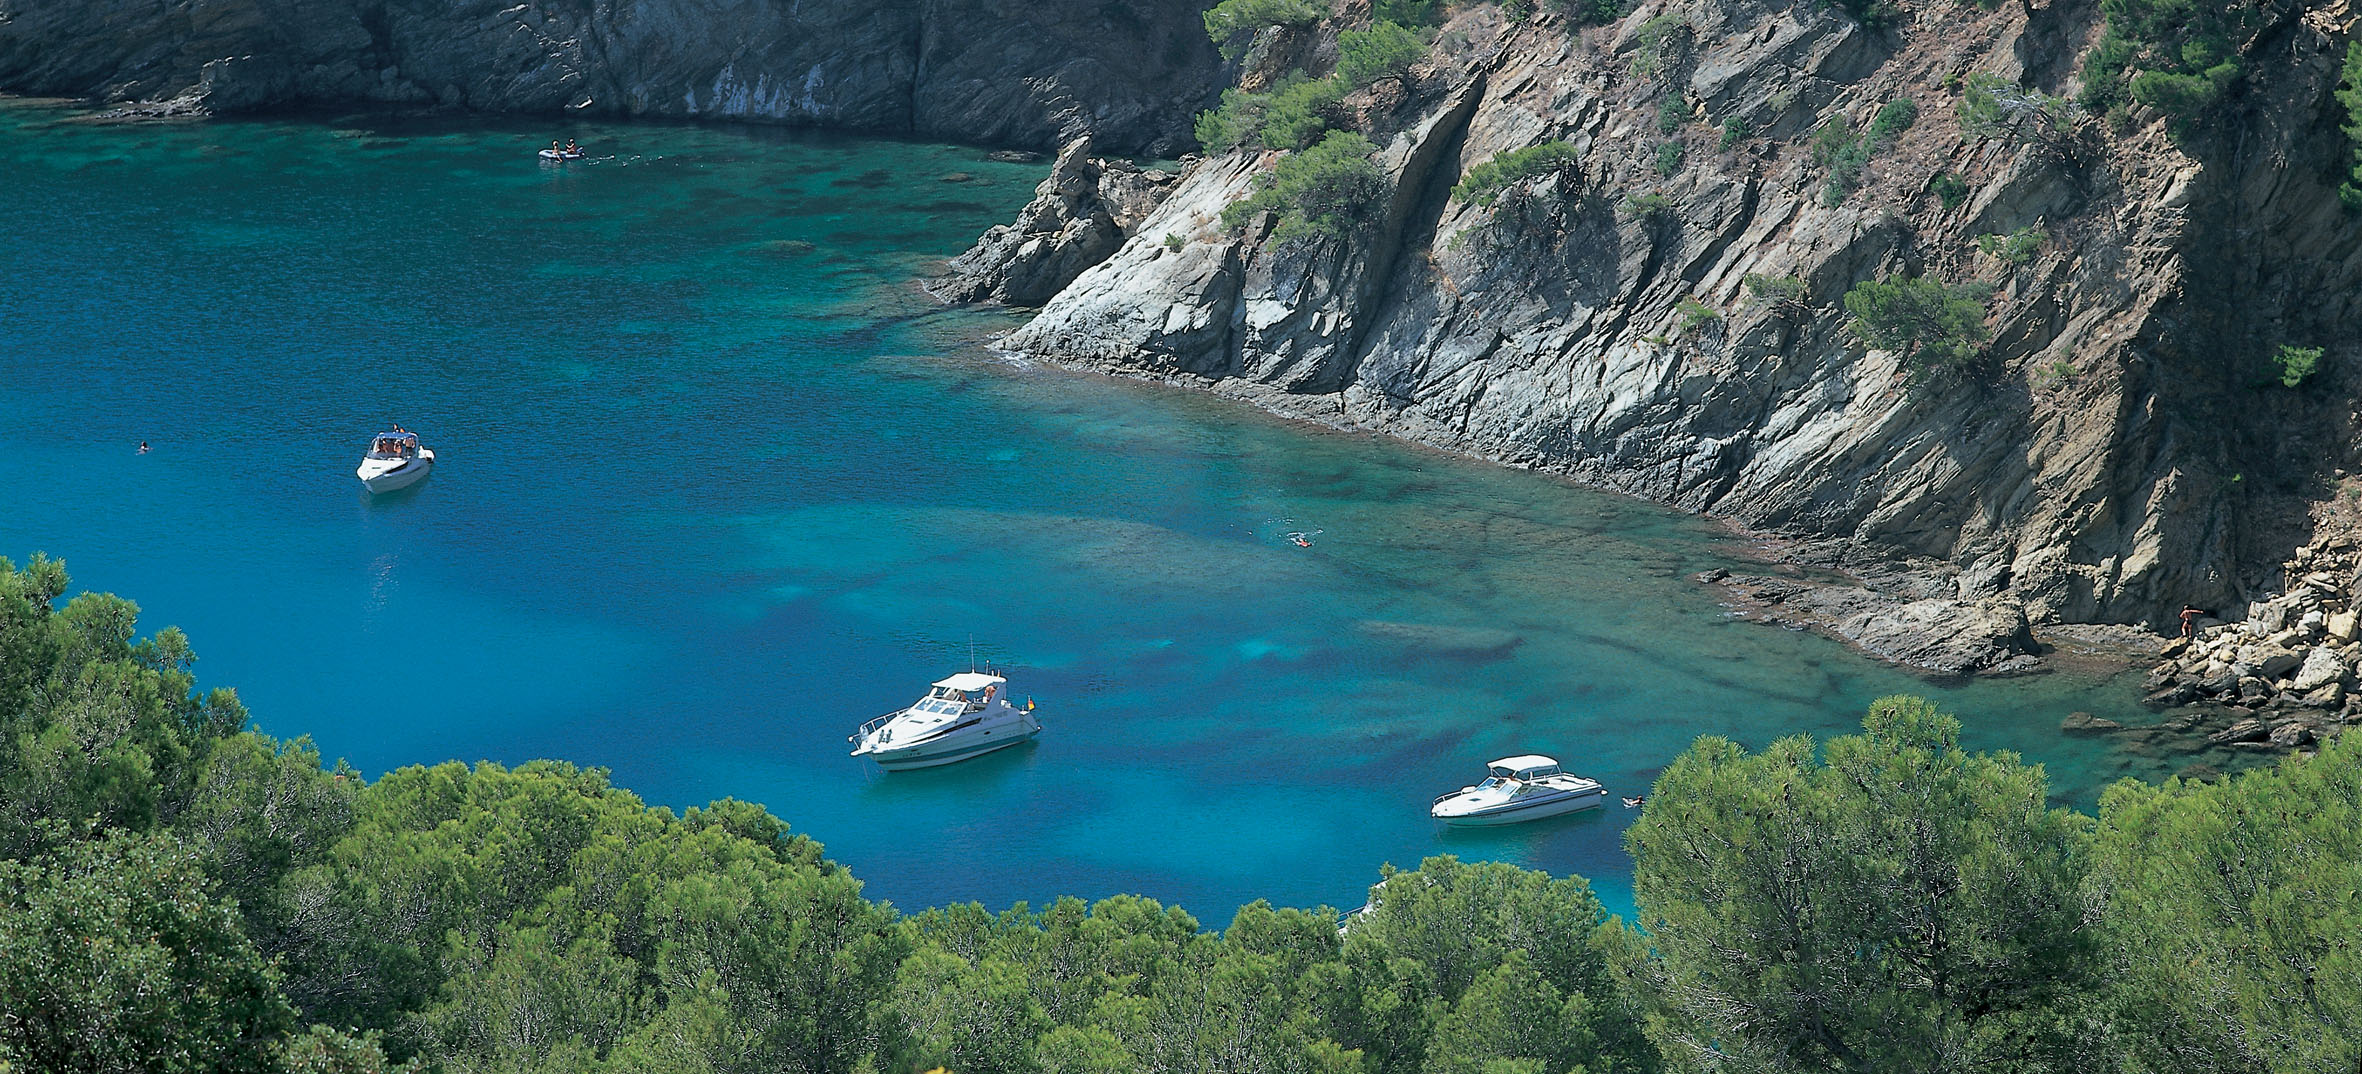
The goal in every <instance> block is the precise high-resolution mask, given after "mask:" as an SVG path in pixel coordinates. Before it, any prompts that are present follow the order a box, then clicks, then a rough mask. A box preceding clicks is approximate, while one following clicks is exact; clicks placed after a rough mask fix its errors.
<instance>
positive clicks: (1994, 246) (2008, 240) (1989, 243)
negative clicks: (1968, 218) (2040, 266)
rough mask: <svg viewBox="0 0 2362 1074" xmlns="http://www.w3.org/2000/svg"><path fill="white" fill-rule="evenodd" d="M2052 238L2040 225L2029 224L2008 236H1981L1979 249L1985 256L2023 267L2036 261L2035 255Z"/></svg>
mask: <svg viewBox="0 0 2362 1074" xmlns="http://www.w3.org/2000/svg"><path fill="white" fill-rule="evenodd" d="M2049 238H2050V236H2049V235H2048V234H2047V233H2045V232H2044V231H2043V230H2042V225H2040V224H2028V225H2027V226H2025V227H2022V228H2019V229H2017V230H2016V231H2013V232H2010V233H2009V234H2007V235H1979V236H1977V249H1979V250H1982V251H1984V253H1985V256H1987V257H1995V258H1999V259H2001V260H2003V261H2007V262H2009V263H2010V264H2012V265H2023V264H2025V263H2026V262H2028V261H2032V260H2034V255H2035V253H2037V252H2039V251H2040V250H2041V249H2042V244H2043V243H2044V242H2045V241H2047V240H2048V239H2049Z"/></svg>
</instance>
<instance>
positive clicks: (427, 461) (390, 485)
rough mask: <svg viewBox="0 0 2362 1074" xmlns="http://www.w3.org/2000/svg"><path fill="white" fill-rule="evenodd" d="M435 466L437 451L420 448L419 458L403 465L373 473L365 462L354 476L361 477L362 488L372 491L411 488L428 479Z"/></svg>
mask: <svg viewBox="0 0 2362 1074" xmlns="http://www.w3.org/2000/svg"><path fill="white" fill-rule="evenodd" d="M434 468H435V453H434V452H432V451H427V450H425V449H420V451H419V453H418V457H417V458H415V459H410V460H408V461H406V462H405V463H404V464H403V465H401V466H397V467H395V468H393V469H391V470H382V471H379V472H377V473H374V474H373V473H371V472H370V468H369V467H368V466H367V465H366V464H364V465H363V466H362V467H361V468H360V469H359V470H357V471H355V472H354V476H356V477H359V478H360V479H361V487H362V488H365V489H368V490H369V491H371V492H392V491H394V490H395V489H402V488H409V487H410V486H412V485H415V484H417V483H419V482H420V481H424V480H426V475H427V474H429V473H431V472H433V471H434Z"/></svg>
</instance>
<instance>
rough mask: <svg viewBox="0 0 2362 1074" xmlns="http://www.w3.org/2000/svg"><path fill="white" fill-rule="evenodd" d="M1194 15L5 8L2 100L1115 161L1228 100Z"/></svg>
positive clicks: (1162, 150)
mask: <svg viewBox="0 0 2362 1074" xmlns="http://www.w3.org/2000/svg"><path fill="white" fill-rule="evenodd" d="M1204 7H1205V4H1204V3H1202V2H1199V0H1172V2H1164V3H1153V4H1119V3H1106V2H1104V0H1035V2H1032V3H1022V4H1020V3H1011V2H1006V0H883V2H871V0H519V2H512V0H0V90H5V91H8V92H15V93H28V94H39V95H49V96H72V97H89V98H96V99H99V100H103V101H109V102H125V103H131V104H134V105H137V106H139V107H143V108H147V109H151V110H157V111H192V110H200V109H202V110H209V111H247V110H254V109H261V108H275V107H285V106H289V105H295V104H319V103H336V104H344V103H377V104H397V105H425V104H432V105H442V106H449V107H455V108H457V107H464V108H470V109H479V110H485V111H503V112H537V113H568V112H572V113H577V114H593V115H632V116H665V117H720V118H730V119H745V120H760V121H775V122H789V123H803V124H814V125H823V126H833V127H844V128H852V129H859V130H867V131H881V132H892V133H903V134H912V135H917V136H921V137H928V138H939V139H947V140H956V141H963V142H971V143H980V144H991V145H1004V146H1024V147H1033V148H1040V149H1052V148H1056V147H1057V146H1058V145H1059V144H1061V143H1063V142H1064V141H1066V140H1068V139H1071V138H1073V137H1075V136H1077V135H1083V134H1089V135H1093V136H1095V137H1096V138H1097V139H1098V140H1099V144H1100V145H1102V146H1104V147H1106V148H1107V149H1108V150H1110V151H1113V152H1119V153H1126V154H1134V153H1147V154H1158V155H1169V154H1170V153H1172V152H1177V151H1178V150H1179V149H1181V148H1185V147H1186V146H1187V145H1188V137H1189V121H1190V117H1191V115H1192V114H1193V113H1195V112H1196V111H1197V110H1198V109H1200V108H1202V107H1204V106H1205V105H1206V104H1207V103H1209V101H1208V99H1209V98H1210V97H1211V95H1212V94H1213V93H1214V92H1215V91H1216V90H1217V89H1218V88H1219V87H1218V86H1217V85H1216V83H1217V81H1218V79H1219V77H1220V60H1219V58H1218V57H1217V56H1216V55H1215V54H1214V50H1213V46H1212V45H1211V44H1210V43H1209V42H1207V40H1206V39H1205V31H1204V29H1203V27H1202V25H1201V23H1200V21H1199V13H1200V12H1201V11H1202V10H1203V9H1204Z"/></svg>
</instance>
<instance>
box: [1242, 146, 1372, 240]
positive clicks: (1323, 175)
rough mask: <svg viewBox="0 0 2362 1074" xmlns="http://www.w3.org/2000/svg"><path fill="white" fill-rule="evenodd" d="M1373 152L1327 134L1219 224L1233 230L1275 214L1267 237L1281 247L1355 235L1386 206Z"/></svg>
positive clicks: (1282, 166) (1266, 178) (1281, 166)
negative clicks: (1262, 214)
mask: <svg viewBox="0 0 2362 1074" xmlns="http://www.w3.org/2000/svg"><path fill="white" fill-rule="evenodd" d="M1375 152H1377V147H1376V146H1374V145H1371V144H1370V140H1369V139H1367V138H1364V137H1362V136H1361V135H1359V134H1355V133H1352V132H1350V131H1331V132H1329V134H1328V135H1327V136H1326V137H1324V138H1322V139H1321V141H1320V144H1319V145H1316V146H1313V147H1312V148H1310V149H1307V150H1304V151H1302V152H1299V153H1293V154H1290V155H1289V156H1288V157H1287V158H1286V159H1284V160H1281V161H1280V162H1279V165H1278V166H1277V167H1275V168H1273V169H1272V170H1271V173H1270V174H1269V175H1267V176H1264V177H1263V178H1262V179H1261V185H1260V187H1259V189H1257V190H1256V192H1255V194H1254V196H1253V197H1250V198H1247V199H1246V200H1244V201H1241V202H1238V203H1237V204H1235V205H1232V206H1230V207H1229V208H1227V209H1224V210H1223V211H1222V222H1223V223H1224V224H1225V225H1228V226H1230V227H1237V226H1239V225H1240V224H1242V223H1244V222H1246V220H1247V219H1248V218H1249V217H1252V216H1253V215H1255V214H1256V213H1259V212H1265V211H1269V212H1273V213H1277V214H1279V225H1278V226H1277V227H1275V228H1274V229H1272V233H1271V237H1272V239H1273V241H1275V242H1278V243H1279V244H1281V245H1283V246H1294V245H1305V244H1310V243H1316V242H1320V241H1324V240H1341V239H1346V238H1349V237H1351V236H1353V235H1355V234H1358V233H1359V232H1360V231H1361V230H1362V229H1363V228H1365V227H1367V226H1368V225H1369V224H1370V222H1372V221H1374V220H1376V219H1377V217H1378V213H1379V212H1380V211H1381V210H1382V209H1383V208H1384V207H1385V206H1384V202H1385V199H1386V194H1387V180H1386V173H1385V172H1384V171H1382V170H1380V169H1379V167H1378V165H1377V163H1376V162H1374V161H1372V160H1371V159H1370V155H1371V154H1373V153H1375Z"/></svg>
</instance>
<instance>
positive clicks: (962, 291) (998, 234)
mask: <svg viewBox="0 0 2362 1074" xmlns="http://www.w3.org/2000/svg"><path fill="white" fill-rule="evenodd" d="M1091 149H1092V144H1091V140H1090V139H1088V138H1077V139H1075V140H1074V141H1072V142H1070V143H1068V144H1067V146H1066V148H1065V149H1063V150H1060V151H1059V153H1058V163H1057V165H1056V166H1055V167H1053V168H1051V169H1050V177H1049V178H1047V179H1044V180H1042V183H1041V185H1040V186H1038V187H1035V188H1034V199H1033V201H1032V202H1031V203H1029V204H1027V205H1026V207H1025V209H1024V210H1023V211H1022V212H1019V213H1018V214H1017V221H1016V223H1014V224H1003V225H1000V226H998V227H995V228H993V229H992V230H990V231H987V232H985V233H984V237H983V238H981V239H979V240H977V242H976V246H975V248H974V249H971V250H969V251H968V252H967V253H965V254H962V255H960V256H959V257H957V258H955V259H953V260H952V262H951V268H950V274H949V275H948V276H946V277H945V278H943V279H941V280H937V281H936V282H935V283H934V285H933V287H934V291H935V293H936V294H937V295H938V296H941V297H942V298H944V299H945V300H947V301H951V302H975V301H979V300H982V299H988V298H990V299H998V300H1000V301H1002V302H1006V303H1008V304H1009V305H1012V306H1038V305H1041V304H1042V303H1043V302H1046V301H1048V300H1049V299H1050V297H1051V296H1053V295H1056V294H1057V293H1058V292H1059V291H1062V290H1064V289H1065V288H1066V285H1067V284H1070V283H1073V282H1074V278H1075V277H1076V276H1079V275H1082V272H1083V270H1084V269H1087V268H1089V267H1091V266H1092V265H1096V264H1098V263H1099V262H1101V261H1104V260H1106V259H1107V256H1108V255H1109V254H1112V253H1114V252H1115V251H1116V248H1117V247H1119V246H1121V245H1123V241H1124V238H1125V237H1126V236H1127V235H1129V234H1130V233H1131V230H1132V229H1133V228H1134V227H1136V226H1137V225H1138V224H1139V223H1140V220H1141V218H1142V217H1144V216H1145V215H1146V214H1147V212H1148V210H1149V209H1151V208H1153V207H1154V206H1155V205H1156V203H1157V202H1158V201H1160V200H1161V199H1162V195H1163V189H1162V188H1164V187H1166V186H1168V185H1170V184H1171V183H1172V182H1173V180H1174V176H1173V175H1171V174H1169V173H1165V172H1155V171H1143V170H1142V169H1140V168H1138V167H1136V166H1134V165H1132V164H1130V163H1127V162H1125V161H1121V160H1097V159H1094V158H1093V157H1092V156H1091Z"/></svg>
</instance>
